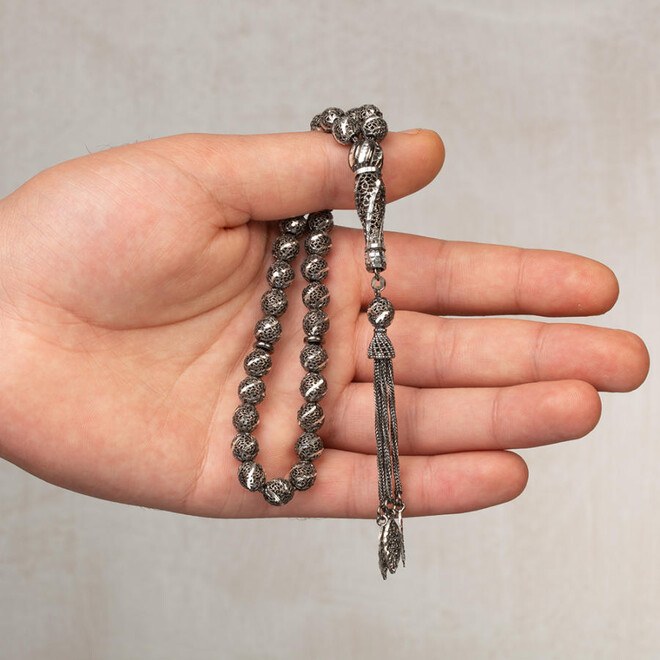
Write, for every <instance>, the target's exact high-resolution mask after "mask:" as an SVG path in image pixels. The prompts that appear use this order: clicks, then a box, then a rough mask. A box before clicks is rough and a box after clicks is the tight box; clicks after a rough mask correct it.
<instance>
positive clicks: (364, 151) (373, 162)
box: [348, 138, 383, 172]
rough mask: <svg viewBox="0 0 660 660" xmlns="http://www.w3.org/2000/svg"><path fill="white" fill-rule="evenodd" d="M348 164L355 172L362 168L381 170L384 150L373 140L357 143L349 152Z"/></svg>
mask: <svg viewBox="0 0 660 660" xmlns="http://www.w3.org/2000/svg"><path fill="white" fill-rule="evenodd" d="M348 164H349V166H350V168H351V169H352V170H353V172H355V170H357V169H360V168H361V167H376V168H378V169H379V170H380V169H381V168H382V167H383V149H382V148H381V146H380V145H379V144H378V142H376V140H372V139H371V138H367V139H365V140H362V141H361V142H356V143H355V144H354V145H353V146H352V147H351V150H350V151H349V152H348Z"/></svg>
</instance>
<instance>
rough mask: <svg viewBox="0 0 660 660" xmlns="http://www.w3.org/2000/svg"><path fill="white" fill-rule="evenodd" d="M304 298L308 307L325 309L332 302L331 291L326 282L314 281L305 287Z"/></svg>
mask: <svg viewBox="0 0 660 660" xmlns="http://www.w3.org/2000/svg"><path fill="white" fill-rule="evenodd" d="M302 299H303V302H304V303H305V307H307V309H323V308H324V307H326V306H327V305H328V303H329V302H330V292H329V291H328V287H327V286H325V284H321V282H312V283H311V284H308V285H307V286H306V287H305V288H304V289H303V292H302Z"/></svg>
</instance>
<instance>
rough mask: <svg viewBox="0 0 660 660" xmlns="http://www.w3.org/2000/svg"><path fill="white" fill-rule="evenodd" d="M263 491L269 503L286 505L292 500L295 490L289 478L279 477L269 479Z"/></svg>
mask: <svg viewBox="0 0 660 660" xmlns="http://www.w3.org/2000/svg"><path fill="white" fill-rule="evenodd" d="M261 492H262V493H263V496H264V499H265V500H266V502H268V504H272V505H273V506H284V505H285V504H288V503H289V502H290V501H291V498H292V497H293V493H294V492H295V491H294V488H293V486H292V485H291V482H290V481H289V480H288V479H281V478H277V479H271V480H270V481H267V482H266V483H265V484H264V487H263V489H262V491H261Z"/></svg>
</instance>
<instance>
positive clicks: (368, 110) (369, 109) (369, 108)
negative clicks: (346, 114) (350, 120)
mask: <svg viewBox="0 0 660 660" xmlns="http://www.w3.org/2000/svg"><path fill="white" fill-rule="evenodd" d="M359 111H360V119H361V120H362V121H364V120H365V119H367V117H374V116H375V117H382V116H383V113H382V112H381V111H380V109H379V108H378V107H376V106H375V105H373V104H371V103H365V105H361V106H360V108H359Z"/></svg>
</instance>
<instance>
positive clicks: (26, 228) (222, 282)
mask: <svg viewBox="0 0 660 660" xmlns="http://www.w3.org/2000/svg"><path fill="white" fill-rule="evenodd" d="M383 149H384V152H385V167H384V170H383V177H384V181H385V185H386V187H387V191H388V201H393V200H395V199H397V198H400V197H403V196H405V195H408V194H410V193H413V192H415V191H416V190H419V189H420V188H422V187H423V186H425V185H427V184H428V183H429V182H430V181H432V180H433V179H434V177H435V176H436V174H437V173H438V172H439V170H440V168H441V166H442V162H443V160H444V148H443V144H442V141H441V140H440V138H439V137H438V135H437V134H436V133H434V132H433V131H427V130H416V131H412V132H410V133H392V134H390V135H389V136H388V137H387V138H386V139H385V140H384V142H383ZM352 189H353V176H352V173H351V172H350V170H349V168H348V167H347V165H346V148H345V147H341V146H340V145H338V144H336V143H335V142H334V140H333V139H332V137H331V136H328V135H324V134H320V133H312V132H308V133H291V134H277V135H260V136H236V135H226V136H223V135H179V136H174V137H169V138H164V139H158V140H151V141H148V142H143V143H138V144H131V145H128V146H122V147H118V148H114V149H109V150H107V151H104V152H100V153H95V154H92V155H88V156H85V157H83V158H78V159H76V160H73V161H69V162H66V163H62V164H60V165H57V166H56V167H53V168H51V169H48V170H46V171H44V172H42V173H40V174H38V175H37V176H35V177H34V178H33V179H31V180H30V181H28V182H27V183H25V184H24V185H23V186H22V187H20V188H19V189H18V190H16V191H15V192H14V193H13V194H11V195H10V196H9V197H7V198H5V199H3V200H1V201H0V345H1V346H2V347H3V351H2V353H3V357H2V378H1V379H0V419H1V420H2V424H1V426H0V455H1V456H2V457H3V458H5V459H6V460H8V461H11V462H13V463H15V464H16V465H18V466H20V467H21V468H23V469H25V470H27V471H28V472H30V473H32V474H34V475H36V476H38V477H40V478H42V479H45V480H46V481H49V482H51V483H53V484H57V485H59V486H62V487H64V488H69V489H71V490H74V491H78V492H81V493H86V494H88V495H92V496H95V497H100V498H105V499H109V500H115V501H118V502H125V503H130V504H136V505H141V506H147V507H154V508H161V509H167V510H171V511H177V512H181V513H187V514H194V515H201V516H218V517H255V516H340V517H372V516H373V515H374V514H375V510H376V506H377V502H376V490H377V489H376V464H375V456H374V440H373V417H372V415H373V412H372V405H373V404H372V397H373V391H372V387H371V384H370V380H371V378H372V368H373V365H372V363H371V361H370V360H368V359H367V357H366V346H367V344H368V341H369V338H370V334H371V331H372V328H371V326H370V325H369V324H368V322H367V321H366V319H365V315H364V313H362V312H363V310H364V308H365V306H366V304H367V303H368V301H369V299H370V298H371V291H370V288H369V279H370V278H369V276H368V275H367V273H366V272H365V270H364V266H363V260H362V251H363V237H362V232H360V231H357V230H352V229H348V228H343V227H336V228H335V230H334V231H333V235H332V236H333V249H332V251H331V254H330V256H329V257H328V260H329V263H330V276H329V278H328V281H327V284H328V286H329V288H330V290H331V303H330V305H329V307H328V309H327V311H328V313H329V315H330V319H331V328H330V331H329V333H328V335H327V340H326V347H327V351H328V354H329V355H330V362H329V365H328V367H327V369H326V371H325V372H324V374H325V376H326V378H327V380H328V385H329V391H328V395H327V396H326V398H325V399H324V401H323V407H324V410H325V411H326V423H325V425H324V426H323V428H322V430H321V436H322V437H323V439H324V442H325V445H326V450H325V451H324V453H323V455H322V456H321V457H320V458H319V459H318V460H317V461H316V466H317V468H318V478H317V482H316V484H315V485H314V487H313V488H312V489H311V490H309V491H307V492H305V493H298V494H296V496H295V497H294V499H293V501H292V502H291V503H290V504H289V505H287V506H286V507H283V508H275V507H272V506H270V505H268V504H267V503H266V502H265V501H264V500H263V498H262V497H261V496H260V495H259V494H254V493H249V492H247V491H246V490H244V489H243V488H241V487H240V485H239V484H238V481H237V478H236V473H237V468H238V465H239V464H238V462H237V461H236V460H235V459H234V458H233V456H232V455H231V451H230V447H229V445H230V441H231V438H232V437H233V435H234V433H235V432H234V430H233V427H232V423H231V418H232V413H233V411H234V408H235V407H236V405H237V403H238V397H237V394H236V387H237V384H238V383H239V381H240V380H241V379H242V378H243V377H244V372H243V367H242V362H243V358H244V356H245V355H246V353H247V352H248V351H249V349H250V346H251V344H252V342H253V336H252V329H253V327H254V324H255V322H256V320H257V319H258V318H259V314H260V310H259V300H260V297H261V294H262V293H263V291H264V290H265V289H266V286H267V285H266V281H265V272H266V269H267V268H268V265H269V264H270V262H271V255H270V243H271V241H272V239H273V237H274V235H276V233H277V231H278V229H277V223H274V222H268V221H271V220H277V219H279V218H285V217H290V216H294V215H299V214H303V213H307V212H309V211H313V210H321V209H325V208H335V209H336V208H351V207H352V204H353V199H352ZM386 244H387V247H388V271H387V276H388V279H389V280H390V283H389V285H388V288H387V291H386V294H387V296H388V297H389V298H390V300H391V301H392V302H393V303H394V305H395V307H396V309H397V313H396V317H395V320H394V322H393V324H392V326H391V327H390V331H389V332H390V336H391V338H392V340H393V343H394V345H395V347H396V349H397V357H396V359H395V361H394V368H395V377H396V381H397V392H396V396H397V402H398V411H399V423H400V436H401V439H400V450H401V472H402V480H403V484H404V489H405V492H404V498H405V500H406V503H407V510H406V513H407V514H408V515H433V514H441V513H455V512H462V511H469V510H473V509H478V508H482V507H487V506H491V505H495V504H498V503H502V502H506V501H508V500H511V499H512V498H514V497H516V496H517V495H519V494H520V493H521V492H522V490H523V489H524V487H525V484H526V482H527V468H526V465H525V463H524V461H523V460H522V459H521V458H520V457H519V456H518V455H517V454H515V453H514V452H512V451H510V450H512V449H517V448H523V447H535V446H539V445H545V444H549V443H554V442H560V441H563V440H569V439H573V438H579V437H581V436H584V435H585V434H587V433H589V431H591V430H592V429H593V428H594V426H595V425H596V424H597V422H598V419H599V416H600V411H601V402H600V397H599V394H598V392H599V391H610V392H623V391H630V390H632V389H634V388H636V387H638V386H639V385H640V384H641V383H642V382H643V380H644V378H645V377H646V374H647V371H648V366H649V357H648V352H647V350H646V347H645V346H644V343H643V342H642V340H641V339H640V338H639V337H637V336H636V335H634V334H632V333H630V332H626V331H623V330H614V329H607V328H601V327H595V326H587V325H581V324H575V323H558V322H551V323H547V322H541V321H538V322H537V321H526V320H519V319H505V318H493V319H489V318H461V317H469V316H488V315H503V314H509V315H515V314H525V315H537V316H541V317H556V316H564V317H569V316H588V315H595V314H601V313H603V312H605V311H607V310H608V309H610V308H611V307H612V305H613V304H614V303H615V301H616V299H617V295H618V285H617V280H616V278H615V276H614V274H613V273H612V272H611V271H610V270H609V269H608V268H607V267H606V266H604V265H603V264H601V263H598V262H596V261H593V260H591V259H588V258H585V257H581V256H577V255H573V254H568V253H563V252H556V251H546V250H523V249H519V248H515V247H503V246H494V245H482V244H477V243H460V242H450V241H442V240H437V239H431V238H423V237H419V236H413V235H408V234H400V233H388V234H387V235H386ZM422 281H423V282H424V286H423V287H422V286H420V282H422ZM302 286H303V282H302V281H301V278H300V276H299V275H298V276H297V278H296V282H295V283H294V284H293V285H292V286H291V287H290V289H289V290H288V293H289V311H288V312H287V314H285V316H284V317H283V319H282V321H283V326H284V333H283V336H282V338H281V340H280V341H279V342H278V344H277V346H276V350H275V354H274V366H273V369H272V371H271V373H270V374H269V375H268V376H267V377H266V383H267V387H268V392H269V396H267V398H266V400H265V401H264V402H263V403H262V404H261V405H260V406H259V412H260V415H261V422H260V424H259V426H258V428H257V430H256V432H255V434H256V436H257V437H258V438H259V442H260V446H261V451H260V454H259V458H258V459H257V460H259V461H260V462H261V463H262V464H263V465H264V468H265V469H266V473H267V475H268V476H269V477H274V476H278V475H279V476H285V475H286V473H287V471H288V469H289V467H290V466H291V465H292V464H293V462H295V458H296V457H295V454H294V452H293V449H292V447H293V444H294V441H295V438H296V437H297V436H298V434H299V433H300V430H299V428H298V426H297V424H296V418H295V414H296V411H297V409H298V407H299V405H300V404H301V397H300V394H299V392H298V384H299V380H300V377H301V376H302V368H301V367H300V366H299V361H298V355H299V352H300V349H301V346H302V339H303V334H302V329H301V328H300V319H301V318H302V315H303V313H304V311H305V310H304V308H303V305H302V302H301V300H300V290H301V289H302ZM361 310H362V311H361ZM440 315H444V316H451V317H452V318H443V316H440ZM291 317H293V318H291Z"/></svg>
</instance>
